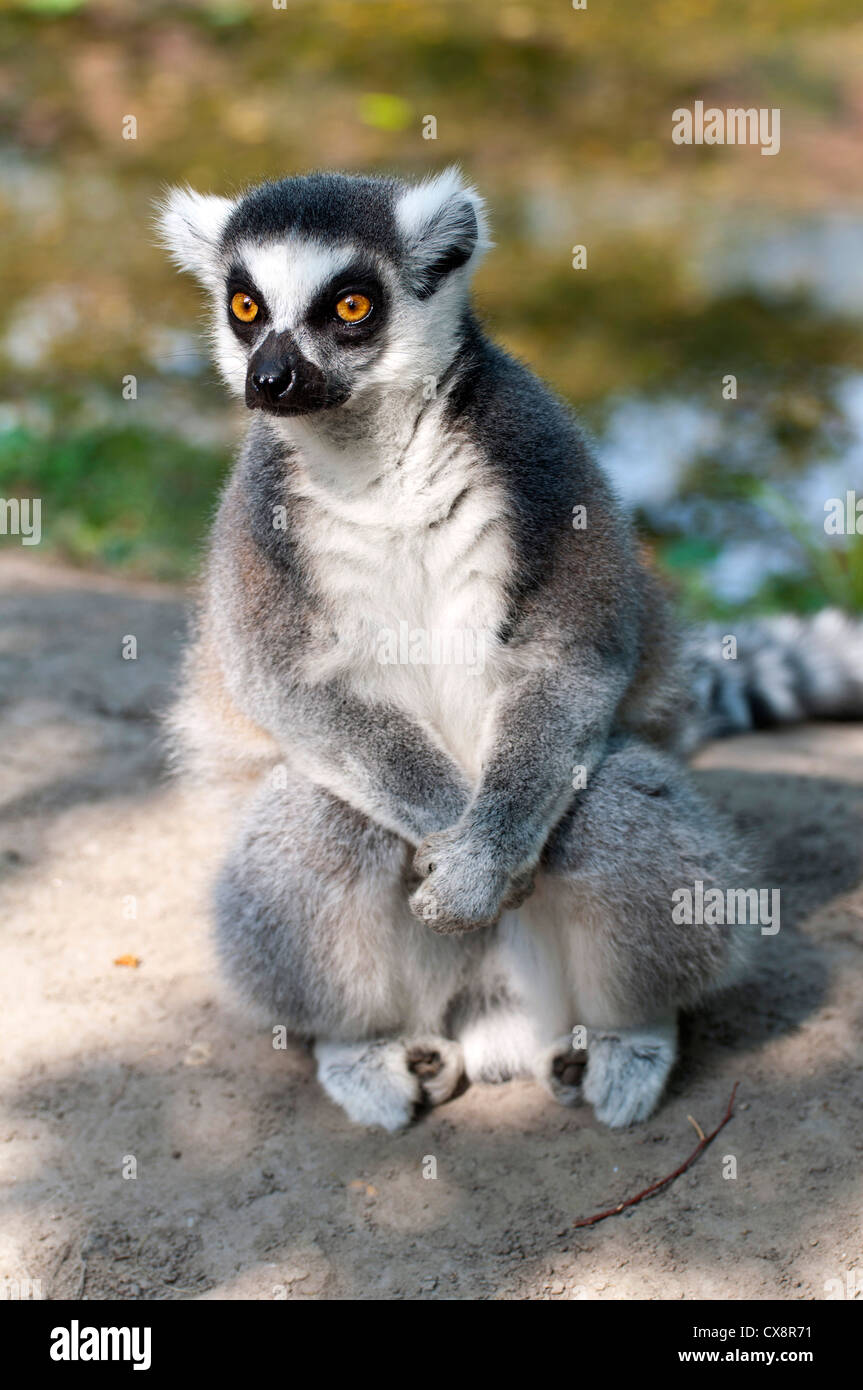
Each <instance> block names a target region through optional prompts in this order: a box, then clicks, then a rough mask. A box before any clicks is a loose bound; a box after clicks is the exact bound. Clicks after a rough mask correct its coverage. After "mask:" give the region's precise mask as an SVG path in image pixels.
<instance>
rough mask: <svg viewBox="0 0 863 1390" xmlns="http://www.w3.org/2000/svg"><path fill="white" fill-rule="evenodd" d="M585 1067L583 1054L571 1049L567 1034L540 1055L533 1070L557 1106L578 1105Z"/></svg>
mask: <svg viewBox="0 0 863 1390" xmlns="http://www.w3.org/2000/svg"><path fill="white" fill-rule="evenodd" d="M586 1063H587V1053H586V1051H584V1049H583V1048H574V1047H573V1045H572V1036H571V1035H570V1034H569V1033H567V1034H565V1035H564V1037H562V1038H558V1039H557V1041H556V1042H553V1043H552V1044H551V1046H550V1047H547V1048H546V1049H545V1051H543V1052H541V1053H540V1055H539V1057H538V1058H537V1059H536V1062H535V1063H534V1068H533V1070H534V1075H535V1076H536V1078H537V1080H538V1081H539V1082H541V1084H542V1085H543V1086H544V1087H545V1088H546V1090H547V1091H548V1092H549V1093H550V1094H551V1095H552V1096H553V1097H554V1099H555V1100H556V1101H557V1102H558V1104H559V1105H580V1104H581V1102H582V1099H583V1094H582V1080H583V1077H584V1069H585V1065H586Z"/></svg>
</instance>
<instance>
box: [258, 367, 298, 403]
mask: <svg viewBox="0 0 863 1390" xmlns="http://www.w3.org/2000/svg"><path fill="white" fill-rule="evenodd" d="M293 380H294V371H293V368H292V366H291V364H290V363H289V362H262V363H261V365H260V366H259V367H257V368H256V370H255V371H253V372H252V373H251V376H250V381H251V384H252V390H253V391H254V393H255V396H256V397H257V399H258V400H259V401H260V402H261V404H263V405H276V404H277V403H278V401H280V400H281V399H282V397H284V396H286V395H287V393H288V392H289V391H290V389H291V386H292V385H293Z"/></svg>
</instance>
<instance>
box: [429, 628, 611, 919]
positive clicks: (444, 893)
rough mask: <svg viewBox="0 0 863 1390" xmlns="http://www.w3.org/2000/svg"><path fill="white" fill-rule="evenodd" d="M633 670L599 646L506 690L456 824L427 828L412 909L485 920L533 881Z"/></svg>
mask: <svg viewBox="0 0 863 1390" xmlns="http://www.w3.org/2000/svg"><path fill="white" fill-rule="evenodd" d="M628 679H629V676H628V671H627V670H626V668H625V667H624V666H622V665H619V664H616V663H612V662H606V663H603V662H601V661H600V659H599V658H598V656H597V655H596V654H595V653H589V652H585V653H582V654H581V659H580V660H577V661H571V660H570V661H568V662H567V663H566V664H565V665H563V666H562V667H560V668H556V669H554V670H548V669H547V668H546V669H542V670H539V671H536V672H533V673H531V674H529V675H526V676H524V677H523V678H522V679H521V680H520V681H519V682H518V683H517V684H516V685H515V686H513V687H511V688H510V689H509V690H508V691H507V692H506V693H505V694H504V696H503V698H502V700H501V703H500V706H499V708H498V712H497V720H496V725H495V733H494V739H493V742H492V746H491V750H490V753H489V755H488V757H487V759H486V762H485V766H484V768H483V773H482V777H481V778H480V781H479V785H478V786H477V788H476V790H475V792H474V795H473V796H472V798H471V800H470V802H469V804H468V805H467V807H466V808H465V811H464V814H463V815H462V817H461V818H460V820H459V821H458V823H457V824H455V825H453V826H451V827H450V828H449V829H448V830H444V831H441V832H439V833H436V834H432V835H430V836H429V837H428V838H427V839H426V841H425V842H424V844H422V845H421V846H420V848H419V850H418V851H417V855H416V859H415V866H416V868H417V870H418V872H419V873H420V874H421V875H424V876H427V877H426V878H425V882H424V883H423V884H422V886H421V887H420V888H419V889H418V890H417V892H416V893H415V894H414V897H413V899H412V902H411V906H412V908H413V911H414V912H415V914H416V915H417V916H419V917H422V918H423V919H424V920H426V921H428V922H429V923H430V924H431V925H433V926H434V927H435V928H436V929H437V930H438V931H447V930H465V929H470V928H471V927H478V926H483V925H487V924H488V923H489V922H492V921H494V920H495V919H496V918H497V917H498V915H499V914H500V911H501V908H502V907H506V906H513V905H515V903H516V902H518V901H520V899H521V897H523V896H524V893H525V890H526V889H528V888H529V883H530V878H531V874H532V871H533V869H534V868H535V866H536V863H537V861H538V859H539V857H540V855H541V853H542V850H543V848H544V846H545V843H546V841H547V839H548V837H549V835H550V833H551V831H552V830H553V829H554V827H555V825H556V824H557V823H558V821H559V820H560V818H561V816H562V815H563V814H564V812H565V811H566V809H567V807H568V806H569V804H570V803H571V801H572V799H573V796H574V795H575V791H574V787H575V786H576V785H584V782H583V780H579V781H578V782H576V781H575V780H574V778H575V773H576V771H577V770H582V769H583V774H584V777H586V778H589V776H590V773H591V771H592V770H593V769H594V768H595V767H596V765H597V764H598V763H599V762H600V761H601V759H602V756H603V752H604V748H605V742H606V739H607V736H608V732H609V729H610V726H611V723H612V720H613V717H614V713H615V709H616V707H617V704H618V702H619V700H620V697H621V695H622V693H623V691H624V689H625V688H626V684H627V681H628Z"/></svg>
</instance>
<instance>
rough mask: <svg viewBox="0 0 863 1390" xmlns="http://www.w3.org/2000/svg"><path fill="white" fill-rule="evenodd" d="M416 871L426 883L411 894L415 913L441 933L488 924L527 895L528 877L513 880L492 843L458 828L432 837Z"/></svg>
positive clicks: (418, 857) (417, 857) (420, 853)
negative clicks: (499, 863) (494, 853)
mask: <svg viewBox="0 0 863 1390" xmlns="http://www.w3.org/2000/svg"><path fill="white" fill-rule="evenodd" d="M414 869H415V871H416V872H417V873H418V874H419V875H420V877H421V878H422V879H423V880H424V882H423V883H421V884H420V886H419V888H417V890H416V892H415V893H413V894H412V895H411V898H410V908H411V911H412V912H413V914H414V916H415V917H419V919H420V921H422V922H425V923H426V924H427V925H428V926H430V927H431V928H432V930H433V931H436V932H441V933H449V932H467V931H476V930H477V929H478V928H479V927H489V926H491V925H492V924H493V923H494V922H496V921H497V919H498V917H499V916H500V914H501V912H502V911H503V909H504V907H508V906H510V905H514V901H513V902H512V903H511V901H510V899H511V898H512V899H513V900H514V899H517V900H518V901H522V900H523V898H524V897H525V896H526V892H525V891H524V888H525V884H524V882H523V879H521V878H520V879H519V880H517V881H512V882H511V881H510V879H509V876H508V874H506V873H505V872H504V871H503V870H502V869H500V868H498V867H497V865H496V864H495V862H494V858H493V856H492V854H491V853H490V851H489V849H488V847H487V846H486V845H484V844H483V843H482V842H477V841H476V840H475V839H472V838H471V837H469V836H468V835H467V834H465V832H464V831H462V830H460V829H459V828H458V827H457V826H453V827H452V828H451V829H449V830H439V831H436V832H435V833H434V834H432V835H428V836H427V837H426V839H425V840H423V842H422V844H421V845H420V846H419V849H418V850H417V852H416V855H415V856H414ZM531 886H532V885H531ZM527 891H529V888H528V889H527ZM519 894H520V895H521V896H519Z"/></svg>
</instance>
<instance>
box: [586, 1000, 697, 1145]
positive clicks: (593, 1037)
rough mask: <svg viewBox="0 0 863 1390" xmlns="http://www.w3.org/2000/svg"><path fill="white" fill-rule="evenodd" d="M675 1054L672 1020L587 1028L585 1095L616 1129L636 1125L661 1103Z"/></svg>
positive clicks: (603, 1121)
mask: <svg viewBox="0 0 863 1390" xmlns="http://www.w3.org/2000/svg"><path fill="white" fill-rule="evenodd" d="M675 1055H676V1043H675V1028H674V1025H673V1024H671V1025H668V1026H664V1025H659V1026H657V1027H655V1028H654V1027H649V1028H620V1029H614V1030H610V1029H609V1030H605V1031H601V1032H596V1033H594V1032H589V1033H588V1041H587V1070H586V1072H585V1077H584V1098H585V1100H587V1101H589V1102H590V1104H591V1105H592V1106H593V1109H594V1114H595V1115H596V1118H597V1119H598V1120H601V1121H602V1123H603V1124H606V1125H609V1126H610V1128H612V1129H622V1128H623V1127H624V1126H625V1125H631V1124H637V1123H638V1122H639V1121H640V1120H646V1119H647V1118H648V1116H649V1115H652V1114H653V1111H654V1110H655V1109H656V1107H657V1105H658V1104H659V1100H660V1097H661V1095H662V1092H663V1091H664V1089H665V1083H666V1081H667V1080H668V1074H669V1072H670V1071H671V1068H672V1066H673V1065H674V1058H675Z"/></svg>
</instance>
